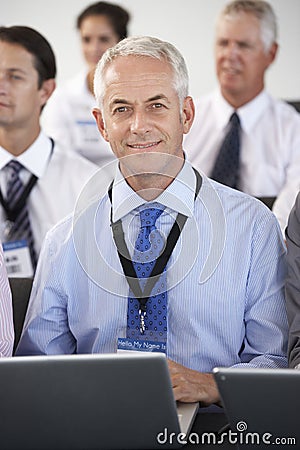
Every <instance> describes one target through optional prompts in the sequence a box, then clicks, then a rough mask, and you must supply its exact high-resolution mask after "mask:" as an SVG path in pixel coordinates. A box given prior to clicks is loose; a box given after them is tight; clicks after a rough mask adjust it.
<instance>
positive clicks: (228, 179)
mask: <svg viewBox="0 0 300 450" xmlns="http://www.w3.org/2000/svg"><path fill="white" fill-rule="evenodd" d="M229 122H230V128H229V131H228V133H227V134H226V136H225V139H224V141H223V143H222V145H221V148H220V150H219V153H218V156H217V159H216V162H215V165H214V168H213V170H212V173H211V176H210V177H211V178H212V179H213V180H215V181H218V182H219V183H222V184H225V185H226V186H229V187H232V188H237V185H238V180H239V166H240V130H241V125H240V119H239V116H238V115H237V114H236V113H233V114H232V116H231V117H230V121H229Z"/></svg>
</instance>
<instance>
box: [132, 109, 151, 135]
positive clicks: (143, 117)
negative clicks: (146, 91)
mask: <svg viewBox="0 0 300 450" xmlns="http://www.w3.org/2000/svg"><path fill="white" fill-rule="evenodd" d="M130 129H131V131H132V132H133V133H137V134H145V133H147V132H148V131H149V130H150V122H149V118H148V117H147V113H146V111H142V110H139V111H135V112H134V113H133V115H132V117H131V126H130Z"/></svg>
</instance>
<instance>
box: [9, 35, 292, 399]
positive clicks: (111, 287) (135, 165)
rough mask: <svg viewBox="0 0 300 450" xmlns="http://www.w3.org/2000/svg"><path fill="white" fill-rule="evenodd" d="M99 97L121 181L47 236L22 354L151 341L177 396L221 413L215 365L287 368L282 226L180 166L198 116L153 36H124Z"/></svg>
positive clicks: (182, 72)
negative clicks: (185, 139) (164, 357)
mask: <svg viewBox="0 0 300 450" xmlns="http://www.w3.org/2000/svg"><path fill="white" fill-rule="evenodd" d="M95 94H96V99H97V105H98V107H97V108H95V109H94V116H95V118H96V121H97V124H98V127H99V130H100V132H101V134H102V136H103V137H104V139H106V140H107V142H109V143H110V145H111V148H112V151H113V153H114V154H115V156H116V157H117V158H118V160H119V166H118V169H117V173H116V177H115V179H114V182H113V183H112V184H111V185H110V187H109V189H108V191H107V192H106V193H105V194H104V196H102V197H101V198H100V199H99V200H98V199H95V201H94V203H93V202H90V204H89V205H87V207H86V209H85V210H84V211H81V212H80V214H78V215H75V217H74V218H72V217H70V218H67V219H66V220H64V221H62V222H61V223H60V224H58V225H57V226H55V227H54V228H53V229H52V230H51V231H50V232H49V233H48V235H47V237H46V240H45V244H44V247H43V250H42V253H41V258H40V261H39V266H38V268H37V273H36V278H35V281H34V285H33V292H32V295H31V299H30V305H29V309H28V313H27V317H26V319H25V326H24V329H23V333H22V336H21V341H20V343H19V346H18V349H17V354H18V355H37V354H48V355H50V354H71V353H107V352H116V351H117V349H123V348H124V346H125V347H130V346H131V345H136V346H139V345H141V347H142V348H145V347H147V346H149V345H151V343H152V342H155V343H156V345H158V346H159V348H160V349H161V350H163V351H165V352H166V355H167V357H168V361H169V369H170V373H171V377H172V383H173V388H174V394H175V398H176V399H177V400H182V401H187V402H189V401H201V402H203V403H205V404H210V403H214V402H218V401H219V394H218V391H217V387H216V384H215V382H214V378H213V375H212V374H211V371H212V369H213V368H214V367H215V366H234V367H248V366H251V367H270V368H277V367H286V366H287V358H286V346H287V334H288V332H287V319H286V311H285V303H284V297H283V288H284V277H285V246H284V243H283V239H282V235H281V232H280V228H279V225H278V222H277V220H276V218H275V217H274V215H273V214H272V213H271V212H270V211H269V210H268V209H267V208H266V207H265V206H264V205H263V204H262V203H261V202H259V201H257V200H256V199H254V198H252V197H249V196H247V195H245V194H243V193H241V192H239V191H236V190H233V189H230V188H228V187H226V186H224V185H221V184H219V183H216V182H213V181H211V180H209V179H208V178H207V177H206V176H203V177H202V176H201V175H200V174H199V172H197V171H196V170H194V169H193V168H192V166H191V165H190V164H189V163H188V162H187V161H186V160H185V157H184V151H183V147H182V140H183V134H184V133H188V132H189V129H190V127H191V125H192V122H193V118H194V105H193V100H192V98H191V97H190V96H189V95H188V75H187V68H186V65H185V61H184V59H183V57H182V56H181V54H180V53H179V52H178V50H177V49H176V48H175V47H174V46H173V45H171V44H170V43H167V42H163V41H161V40H159V39H156V38H151V37H132V38H127V39H125V40H123V41H121V42H120V43H119V44H117V45H116V46H115V47H113V48H111V49H109V50H107V51H106V53H105V54H104V55H103V57H102V59H101V61H100V62H99V65H98V66H97V70H96V74H95ZM97 175H98V174H96V176H95V178H97ZM94 181H95V180H92V181H91V183H89V184H91V186H90V188H91V189H92V188H93V182H94ZM91 198H92V197H91ZM167 236H168V238H167ZM150 274H151V276H149V275H150Z"/></svg>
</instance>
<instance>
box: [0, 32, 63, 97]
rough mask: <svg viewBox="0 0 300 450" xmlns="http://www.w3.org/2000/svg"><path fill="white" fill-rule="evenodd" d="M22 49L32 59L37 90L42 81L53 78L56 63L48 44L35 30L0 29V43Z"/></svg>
mask: <svg viewBox="0 0 300 450" xmlns="http://www.w3.org/2000/svg"><path fill="white" fill-rule="evenodd" d="M1 41H2V42H9V43H11V44H18V45H20V46H21V47H24V48H25V49H26V50H27V51H28V52H29V53H31V54H32V55H33V57H34V67H35V69H36V70H37V72H38V75H39V81H38V83H39V86H38V87H39V88H40V87H41V86H42V83H43V81H45V80H49V79H50V78H55V75H56V63H55V56H54V53H53V50H52V48H51V46H50V44H49V42H48V41H47V40H46V39H45V38H44V37H43V36H42V35H41V34H40V33H39V32H38V31H36V30H34V29H33V28H30V27H24V26H12V27H0V42H1Z"/></svg>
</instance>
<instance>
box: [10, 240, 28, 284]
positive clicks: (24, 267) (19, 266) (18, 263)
mask: <svg viewBox="0 0 300 450" xmlns="http://www.w3.org/2000/svg"><path fill="white" fill-rule="evenodd" d="M2 247H3V252H4V260H5V266H6V271H7V275H8V276H9V277H11V278H12V277H23V278H28V277H32V276H33V273H34V271H33V266H32V262H31V257H30V251H29V247H28V244H27V241H26V240H25V239H23V240H20V241H12V242H5V243H3V244H2Z"/></svg>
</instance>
